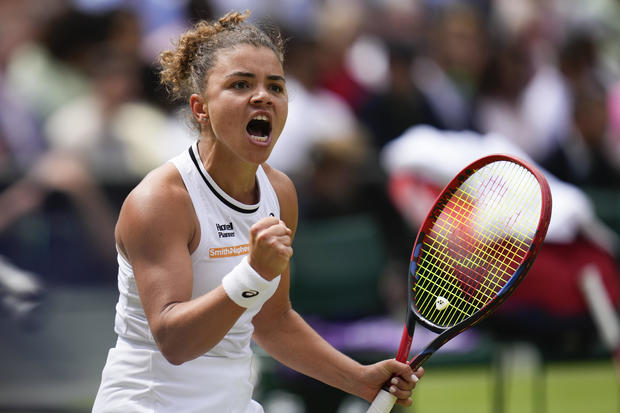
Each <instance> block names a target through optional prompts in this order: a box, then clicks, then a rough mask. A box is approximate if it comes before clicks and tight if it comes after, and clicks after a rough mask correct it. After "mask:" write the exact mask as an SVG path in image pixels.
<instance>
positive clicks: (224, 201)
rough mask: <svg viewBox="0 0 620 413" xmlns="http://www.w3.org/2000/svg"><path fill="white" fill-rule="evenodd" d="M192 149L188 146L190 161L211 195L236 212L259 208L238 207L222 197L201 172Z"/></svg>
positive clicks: (250, 212)
mask: <svg viewBox="0 0 620 413" xmlns="http://www.w3.org/2000/svg"><path fill="white" fill-rule="evenodd" d="M192 149H193V146H192V147H190V148H189V156H190V157H191V158H192V162H194V165H195V166H196V169H198V173H199V174H200V176H201V177H202V180H203V181H205V184H207V187H208V188H209V189H210V190H211V192H213V195H215V196H216V197H217V199H219V200H220V201H222V202H223V203H224V204H225V205H226V206H228V207H229V208H232V209H234V210H235V211H237V212H242V213H244V214H252V213H254V212H256V211H258V208H259V207H258V206H257V207H256V208H252V209H243V208H240V207H238V206H237V205H235V204H233V203H231V202H230V201H228V200H227V199H226V198H224V197H223V196H222V194H220V193H219V192H218V191H217V190H216V189H215V188H213V185H211V183H210V182H209V180H208V179H207V177H206V176H205V175H204V173H202V169H200V164H199V163H198V160H197V159H196V155H194V151H193V150H192Z"/></svg>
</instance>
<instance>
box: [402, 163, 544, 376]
mask: <svg viewBox="0 0 620 413" xmlns="http://www.w3.org/2000/svg"><path fill="white" fill-rule="evenodd" d="M497 161H506V162H512V163H515V164H517V165H519V166H521V167H523V168H525V169H527V170H528V171H529V172H530V173H531V174H532V175H533V176H534V177H535V178H536V180H537V181H538V182H539V185H540V189H541V213H540V217H539V221H538V225H537V229H536V232H535V234H534V236H533V237H532V242H531V247H530V248H529V250H528V251H527V253H526V255H525V257H524V259H523V263H522V264H521V265H520V266H519V268H517V270H516V271H515V274H514V275H513V276H512V277H511V278H510V280H508V282H507V283H506V285H504V286H503V287H502V289H501V290H500V291H499V292H498V294H497V296H496V297H495V298H494V299H492V300H490V302H489V303H487V304H486V305H485V306H484V307H482V308H481V309H480V310H478V311H476V312H475V313H474V314H472V315H471V316H469V317H467V318H465V319H464V320H462V321H460V322H459V323H457V324H455V325H453V326H446V327H443V326H439V325H436V324H434V323H432V322H430V321H428V320H426V319H425V318H424V317H422V316H421V315H420V314H419V312H418V311H417V309H416V308H415V300H414V297H413V287H414V284H413V282H412V280H413V279H414V278H415V275H416V271H417V265H418V259H419V257H420V253H421V251H422V245H423V241H424V238H425V237H426V234H427V233H428V232H429V230H430V228H431V226H432V225H433V224H434V223H435V221H436V219H437V218H438V217H439V215H440V214H441V212H442V211H443V208H444V206H445V205H446V203H447V202H448V200H449V199H450V198H451V197H452V195H453V194H454V193H455V192H456V191H457V190H458V188H459V187H460V185H461V184H462V183H463V182H465V181H466V180H467V179H468V178H469V177H470V176H472V175H473V174H474V173H475V172H476V171H477V170H478V169H480V168H482V167H484V166H486V165H488V164H490V163H493V162H497ZM551 206H552V201H551V191H550V189H549V184H548V182H547V179H546V178H545V176H544V175H543V174H542V172H541V171H539V170H538V169H537V168H534V167H533V166H531V165H529V164H528V163H527V162H526V161H524V160H522V159H520V158H517V157H515V156H512V155H506V154H492V155H487V156H484V157H482V158H480V159H478V160H476V161H474V162H472V163H471V164H469V165H468V166H466V167H465V168H464V169H463V170H461V172H459V173H458V174H457V175H456V176H455V177H454V178H453V179H452V180H451V181H450V182H449V183H448V184H447V185H446V186H445V188H444V189H443V190H442V191H441V193H440V194H439V195H438V196H437V198H436V200H435V202H434V204H433V206H432V208H431V209H430V211H429V213H428V215H427V216H426V219H425V220H424V221H423V224H422V226H421V227H420V230H419V231H418V234H417V237H416V240H415V242H414V247H413V251H412V253H411V260H410V266H409V276H408V300H407V307H408V308H407V310H408V311H407V318H406V322H405V328H404V329H403V335H402V338H401V343H400V345H399V349H398V353H397V355H396V360H398V361H401V362H407V360H408V358H409V353H410V350H411V343H412V341H413V333H414V330H415V325H416V323H417V324H420V325H422V326H424V327H425V328H427V329H429V330H431V331H433V332H435V333H438V334H439V336H437V337H436V338H435V339H434V340H433V341H431V343H429V344H428V345H427V346H426V347H425V348H424V349H423V350H422V351H421V352H420V353H419V354H418V355H417V356H416V357H415V358H413V359H412V360H411V361H409V362H408V364H409V365H410V366H411V367H412V368H413V370H416V369H417V368H418V367H420V366H421V365H422V364H424V362H426V360H428V359H429V358H430V357H431V356H432V355H433V353H435V351H437V350H438V349H439V348H440V347H441V346H443V345H444V344H445V343H447V342H448V341H450V340H451V339H452V338H454V337H455V336H457V335H458V334H460V333H461V332H463V331H464V330H466V329H468V328H470V327H473V326H474V325H476V324H478V323H480V322H481V321H482V320H484V319H485V318H486V317H488V316H489V315H490V314H492V313H493V312H494V311H495V310H496V309H497V308H498V307H499V306H500V305H501V304H502V303H503V302H504V301H506V299H507V298H508V297H509V296H510V295H511V294H512V292H513V291H514V290H515V289H516V288H517V287H518V285H519V284H520V283H521V281H522V280H523V279H524V278H525V275H526V274H527V272H528V271H529V269H530V268H531V266H532V264H533V263H534V260H535V258H536V255H537V254H538V252H539V250H540V248H541V246H542V244H543V241H544V239H545V235H546V233H547V229H548V227H549V220H550V218H551Z"/></svg>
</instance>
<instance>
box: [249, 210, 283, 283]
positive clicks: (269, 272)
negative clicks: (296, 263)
mask: <svg viewBox="0 0 620 413" xmlns="http://www.w3.org/2000/svg"><path fill="white" fill-rule="evenodd" d="M292 244H293V232H292V231H291V230H290V228H288V227H287V226H286V224H285V223H284V221H282V220H280V219H278V218H276V217H266V218H263V219H261V220H260V221H258V222H257V223H256V224H254V225H252V227H251V228H250V254H249V257H248V263H249V264H250V266H251V267H252V268H254V270H255V271H256V272H257V273H259V274H260V275H261V276H262V277H263V278H265V279H266V280H269V281H270V280H272V279H274V278H275V277H277V276H278V275H280V274H282V273H283V272H284V271H285V270H286V268H287V266H288V264H289V261H290V259H291V256H292V255H293V247H292Z"/></svg>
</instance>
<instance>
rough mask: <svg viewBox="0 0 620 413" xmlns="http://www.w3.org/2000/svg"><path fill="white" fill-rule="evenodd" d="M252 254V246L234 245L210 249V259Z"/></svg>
mask: <svg viewBox="0 0 620 413" xmlns="http://www.w3.org/2000/svg"><path fill="white" fill-rule="evenodd" d="M249 253H250V244H242V245H234V246H232V247H220V248H209V258H227V257H238V256H240V255H247V254H249Z"/></svg>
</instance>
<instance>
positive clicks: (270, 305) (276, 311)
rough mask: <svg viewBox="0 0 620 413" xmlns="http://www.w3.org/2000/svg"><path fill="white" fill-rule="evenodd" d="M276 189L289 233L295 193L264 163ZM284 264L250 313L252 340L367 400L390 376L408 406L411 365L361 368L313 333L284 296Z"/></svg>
mask: <svg viewBox="0 0 620 413" xmlns="http://www.w3.org/2000/svg"><path fill="white" fill-rule="evenodd" d="M265 171H266V172H267V174H268V176H269V177H270V180H271V182H272V184H273V186H274V188H275V189H276V192H277V193H278V198H279V201H280V205H281V218H282V220H283V221H284V222H285V223H286V224H287V226H288V227H289V228H291V229H292V230H293V233H294V231H295V229H296V227H297V194H296V192H295V188H294V186H293V183H292V182H291V181H290V179H289V178H288V177H286V176H285V175H284V174H282V173H280V172H278V171H275V170H274V169H272V168H269V167H267V166H265ZM289 288H290V266H288V267H287V269H286V271H285V272H284V273H283V274H282V279H281V281H280V285H279V288H278V290H277V291H276V293H275V294H274V296H273V297H271V299H270V300H269V301H268V302H267V303H265V305H264V306H263V308H262V309H261V311H260V312H259V313H258V314H257V315H256V316H255V317H254V320H253V323H254V327H255V331H254V340H255V341H256V342H257V343H258V344H259V345H260V346H261V347H262V348H263V349H264V350H265V351H267V352H268V353H269V354H270V355H272V356H273V357H274V358H275V359H277V360H278V361H280V362H281V363H283V364H285V365H287V366H289V367H291V368H292V369H294V370H297V371H299V372H301V373H303V374H305V375H307V376H310V377H313V378H315V379H317V380H320V381H322V382H324V383H326V384H329V385H331V386H333V387H336V388H339V389H341V390H343V391H345V392H348V393H351V394H354V395H357V396H359V397H361V398H363V399H366V400H368V401H370V400H372V399H373V398H374V396H375V395H376V394H377V392H378V390H379V388H380V387H381V385H382V384H383V383H385V382H386V381H388V380H390V378H391V377H392V375H394V374H396V375H398V376H400V377H398V378H395V379H394V382H392V384H394V386H393V394H394V395H395V396H397V397H398V399H399V400H398V403H399V404H403V405H410V404H411V399H410V396H411V391H412V389H413V387H414V386H415V382H417V377H421V376H422V374H423V373H422V371H419V372H417V376H416V378H413V377H412V376H413V372H412V371H411V368H410V367H409V366H407V365H405V364H402V363H398V362H396V361H395V360H386V361H383V362H380V363H377V364H375V365H372V366H363V365H361V364H360V363H358V362H356V361H355V360H353V359H351V358H349V357H348V356H346V355H344V354H342V353H341V352H339V351H338V350H336V349H335V348H334V347H332V346H331V345H330V344H329V343H328V342H327V341H325V340H324V339H323V338H322V337H320V336H319V334H318V333H316V332H315V331H314V330H313V329H312V328H311V327H310V326H309V325H308V324H307V323H306V322H305V321H304V320H303V319H302V318H301V317H300V316H299V314H297V313H296V312H295V311H294V310H293V308H292V306H291V303H290V300H289Z"/></svg>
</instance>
